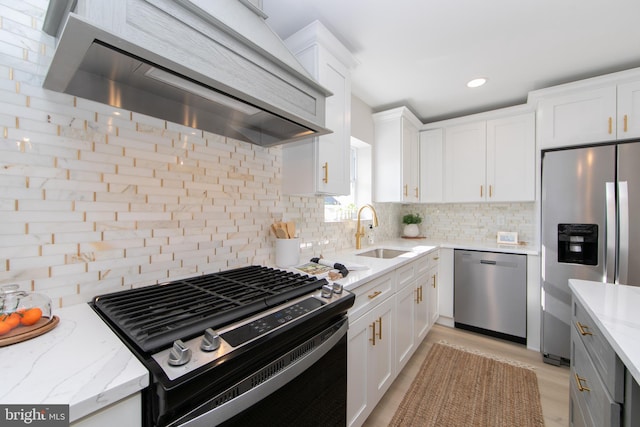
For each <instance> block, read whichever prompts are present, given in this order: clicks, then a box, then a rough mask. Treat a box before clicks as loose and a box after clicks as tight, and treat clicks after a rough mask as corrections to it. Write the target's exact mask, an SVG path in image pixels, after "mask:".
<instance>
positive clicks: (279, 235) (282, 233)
mask: <svg viewBox="0 0 640 427" xmlns="http://www.w3.org/2000/svg"><path fill="white" fill-rule="evenodd" d="M274 228H275V233H276V237H277V238H278V239H288V238H289V236H288V235H287V232H286V231H285V230H284V229H283V228H282V225H281V224H280V223H276V226H275V227H274Z"/></svg>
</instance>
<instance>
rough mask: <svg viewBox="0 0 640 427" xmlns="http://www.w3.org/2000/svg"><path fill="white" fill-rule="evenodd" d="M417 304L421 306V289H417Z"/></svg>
mask: <svg viewBox="0 0 640 427" xmlns="http://www.w3.org/2000/svg"><path fill="white" fill-rule="evenodd" d="M415 302H416V304H420V288H416V299H415Z"/></svg>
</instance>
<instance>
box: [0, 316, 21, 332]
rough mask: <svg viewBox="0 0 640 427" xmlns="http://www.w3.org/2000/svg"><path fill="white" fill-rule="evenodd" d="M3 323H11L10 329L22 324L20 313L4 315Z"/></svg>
mask: <svg viewBox="0 0 640 427" xmlns="http://www.w3.org/2000/svg"><path fill="white" fill-rule="evenodd" d="M2 323H6V324H7V325H9V328H10V329H13V328H15V327H16V326H18V325H19V324H20V314H18V313H15V312H14V313H11V314H7V315H4V316H3V319H2Z"/></svg>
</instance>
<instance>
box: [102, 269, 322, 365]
mask: <svg viewBox="0 0 640 427" xmlns="http://www.w3.org/2000/svg"><path fill="white" fill-rule="evenodd" d="M326 283H327V281H326V280H325V279H318V278H316V277H313V276H305V275H301V274H296V273H293V272H290V271H283V270H276V269H273V268H269V267H261V266H250V267H242V268H237V269H234V270H228V271H224V272H220V273H213V274H207V275H204V276H198V277H192V278H188V279H183V280H176V281H173V282H170V283H166V284H163V285H158V286H148V287H144V288H138V289H131V290H127V291H121V292H115V293H112V294H106V295H101V296H97V297H95V298H94V300H93V304H94V307H95V309H96V310H97V311H98V312H99V313H101V314H102V315H103V317H105V318H106V319H107V321H109V322H110V323H111V324H112V325H113V326H114V327H115V328H116V329H118V330H119V331H120V332H122V333H124V334H125V335H126V336H127V337H128V338H129V339H130V340H131V341H132V342H133V343H134V344H135V345H136V346H137V347H138V348H139V349H140V350H142V351H143V352H147V353H150V352H155V351H157V350H160V349H163V348H166V347H168V346H170V345H171V344H172V343H173V341H175V340H177V339H188V338H191V337H193V336H196V335H199V334H202V333H203V331H204V330H205V329H206V328H220V327H222V326H224V325H227V324H229V323H231V322H234V321H237V320H241V319H243V318H245V317H248V316H251V315H253V314H255V313H258V312H260V311H263V310H265V309H266V308H268V307H273V306H276V305H278V304H281V303H283V302H285V301H288V300H290V299H292V298H297V297H299V296H302V295H305V294H309V293H311V292H313V291H315V290H318V289H320V288H322V285H324V284H326Z"/></svg>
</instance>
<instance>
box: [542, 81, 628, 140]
mask: <svg viewBox="0 0 640 427" xmlns="http://www.w3.org/2000/svg"><path fill="white" fill-rule="evenodd" d="M538 120H539V125H540V126H539V132H540V136H539V141H540V148H541V149H545V148H553V147H562V146H567V145H578V144H586V143H593V142H603V141H611V140H614V139H616V88H615V87H605V88H598V89H593V90H587V91H582V92H577V93H571V94H567V95H561V96H556V97H549V98H543V99H541V100H540V104H539V105H538Z"/></svg>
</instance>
